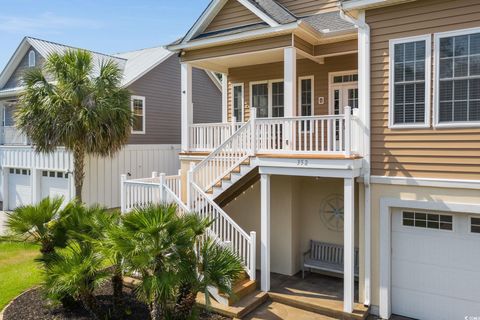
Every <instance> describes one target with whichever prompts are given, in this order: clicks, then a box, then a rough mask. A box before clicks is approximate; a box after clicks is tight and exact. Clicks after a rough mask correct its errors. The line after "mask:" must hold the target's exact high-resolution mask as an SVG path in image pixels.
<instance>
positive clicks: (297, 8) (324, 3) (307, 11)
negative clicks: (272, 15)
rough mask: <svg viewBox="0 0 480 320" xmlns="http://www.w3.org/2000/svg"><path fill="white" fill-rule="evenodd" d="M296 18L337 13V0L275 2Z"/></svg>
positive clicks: (278, 0) (283, 0) (281, 0)
mask: <svg viewBox="0 0 480 320" xmlns="http://www.w3.org/2000/svg"><path fill="white" fill-rule="evenodd" d="M277 2H278V3H280V4H281V5H283V6H284V7H285V8H287V9H288V10H289V11H290V12H292V13H293V14H294V15H296V16H297V17H305V16H311V15H314V14H319V13H325V12H331V11H337V10H338V6H337V2H338V1H337V0H277Z"/></svg>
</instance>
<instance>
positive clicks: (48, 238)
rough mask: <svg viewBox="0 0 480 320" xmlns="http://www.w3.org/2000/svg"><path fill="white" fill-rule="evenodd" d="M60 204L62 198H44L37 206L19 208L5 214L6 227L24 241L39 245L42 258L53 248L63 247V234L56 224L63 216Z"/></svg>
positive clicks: (51, 251)
mask: <svg viewBox="0 0 480 320" xmlns="http://www.w3.org/2000/svg"><path fill="white" fill-rule="evenodd" d="M62 203H63V198H54V199H50V198H45V199H43V200H42V201H40V202H39V203H38V204H37V205H28V206H20V207H18V208H16V209H15V210H14V211H13V212H11V213H8V212H7V213H6V214H7V222H6V226H7V228H8V229H9V230H10V232H11V233H13V234H15V235H17V236H20V237H22V238H23V239H24V240H26V241H32V242H35V243H38V244H40V252H41V253H42V254H43V255H44V256H45V255H48V254H51V253H53V252H54V251H55V247H57V246H64V245H65V242H66V237H65V233H64V232H63V230H62V228H61V227H60V225H59V223H58V219H59V218H61V217H62V216H63V215H65V209H62ZM68 207H69V205H67V208H68Z"/></svg>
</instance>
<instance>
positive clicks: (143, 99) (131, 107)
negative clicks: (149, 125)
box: [130, 96, 146, 134]
mask: <svg viewBox="0 0 480 320" xmlns="http://www.w3.org/2000/svg"><path fill="white" fill-rule="evenodd" d="M134 100H141V101H142V105H143V109H142V129H143V130H142V131H136V130H134V129H133V126H132V131H131V132H132V134H145V132H146V128H145V124H146V121H145V118H146V117H145V115H146V112H145V110H146V103H145V97H144V96H132V97H131V100H130V109H131V110H132V113H133V112H134V109H133V101H134Z"/></svg>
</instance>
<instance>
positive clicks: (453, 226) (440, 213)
mask: <svg viewBox="0 0 480 320" xmlns="http://www.w3.org/2000/svg"><path fill="white" fill-rule="evenodd" d="M404 212H413V213H414V214H415V213H423V214H427V215H428V214H432V215H438V216H449V217H452V230H447V229H440V227H439V228H438V229H435V228H429V227H428V226H427V227H425V228H424V227H417V226H406V225H404V224H403V214H404ZM400 214H401V217H400V218H401V227H402V228H405V229H409V230H412V229H421V230H427V232H429V230H432V231H435V232H437V231H442V232H450V233H451V232H456V231H457V230H456V227H457V226H456V222H455V220H456V218H455V215H454V214H452V213H450V212H438V211H426V210H411V209H401V210H400ZM414 221H415V219H414ZM426 222H427V225H428V220H426Z"/></svg>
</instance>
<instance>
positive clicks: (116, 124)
mask: <svg viewBox="0 0 480 320" xmlns="http://www.w3.org/2000/svg"><path fill="white" fill-rule="evenodd" d="M97 69H98V68H97V67H96V66H95V65H94V62H93V59H92V55H91V53H89V52H88V51H84V50H68V51H66V52H65V53H64V54H59V53H53V54H51V55H50V56H49V57H48V58H47V60H46V62H45V63H44V64H43V66H42V68H33V69H31V70H28V71H26V72H25V74H24V76H23V81H24V83H25V91H24V93H23V94H22V95H21V97H20V103H19V108H18V109H17V112H16V114H15V121H16V125H17V127H18V128H19V129H20V131H22V132H23V133H24V134H26V135H27V137H28V138H29V139H30V140H31V141H32V143H33V144H34V146H35V149H36V151H38V152H46V153H49V152H53V151H54V150H55V149H56V148H57V147H60V146H63V147H65V148H66V150H68V151H70V152H72V154H73V162H74V180H75V194H76V197H77V198H78V199H79V200H80V201H81V200H82V187H83V180H84V176H85V168H84V166H85V157H86V155H88V154H93V155H96V156H102V157H105V156H112V155H114V154H115V153H116V152H118V151H119V150H120V149H121V148H122V147H123V145H124V144H125V143H126V142H127V139H128V136H129V132H130V130H129V127H130V125H131V123H132V112H131V110H130V93H129V91H128V90H126V89H124V88H122V87H121V80H122V76H123V75H122V71H121V70H120V69H119V67H118V66H117V64H116V63H115V62H114V61H113V60H105V61H104V62H103V63H102V64H101V65H100V66H99V70H97Z"/></svg>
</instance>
